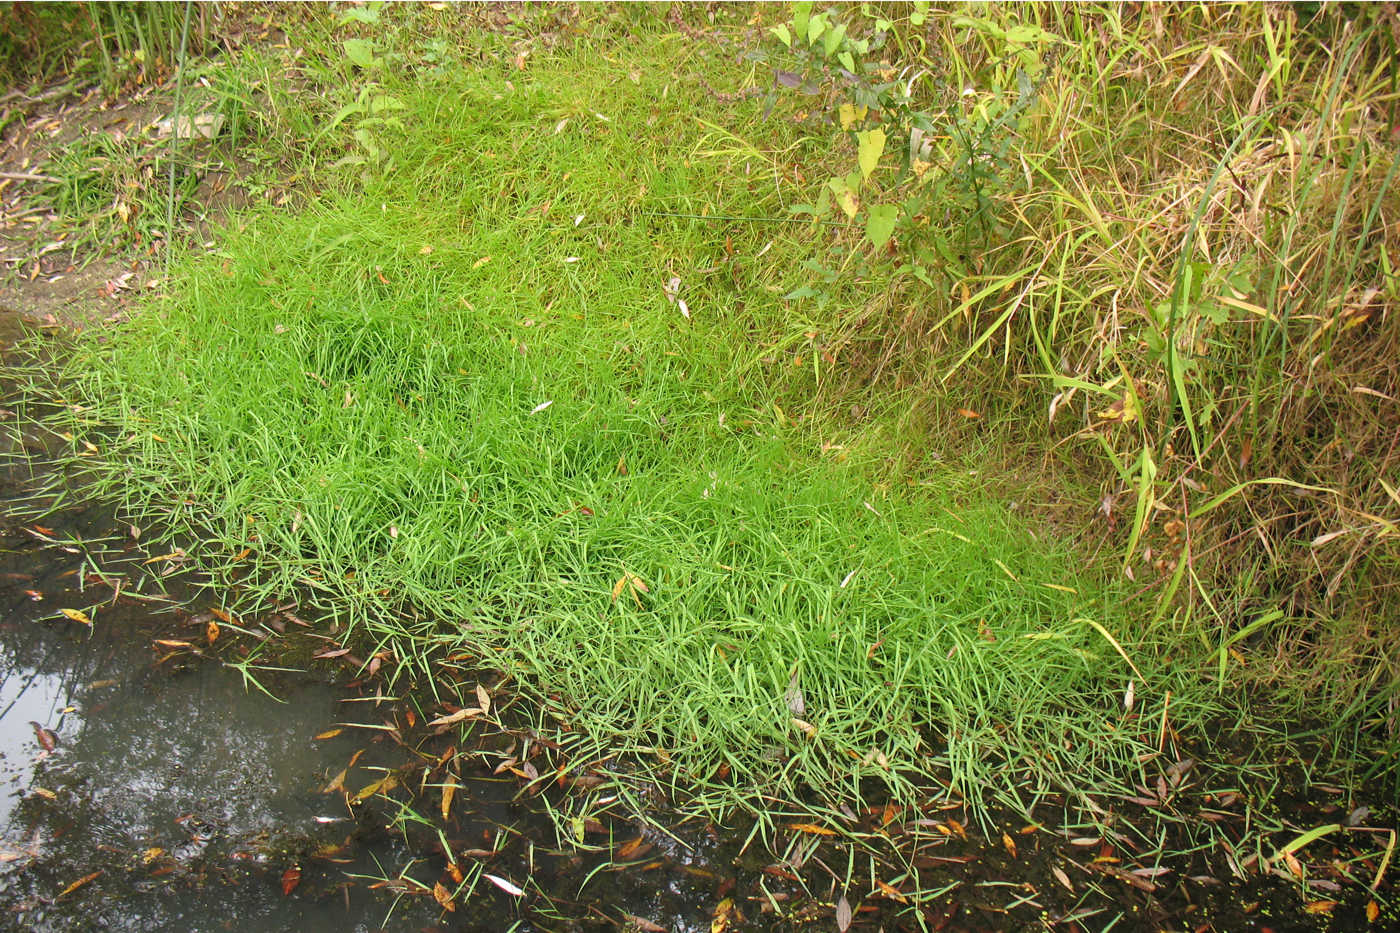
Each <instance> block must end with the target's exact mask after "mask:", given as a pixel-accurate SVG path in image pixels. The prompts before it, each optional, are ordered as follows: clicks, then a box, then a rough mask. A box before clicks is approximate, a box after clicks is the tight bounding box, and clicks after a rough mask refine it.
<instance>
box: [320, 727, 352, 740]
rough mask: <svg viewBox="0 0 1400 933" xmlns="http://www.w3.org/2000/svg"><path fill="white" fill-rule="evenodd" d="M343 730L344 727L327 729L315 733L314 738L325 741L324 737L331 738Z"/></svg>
mask: <svg viewBox="0 0 1400 933" xmlns="http://www.w3.org/2000/svg"><path fill="white" fill-rule="evenodd" d="M344 731H345V730H344V729H327V730H326V731H325V732H318V733H316V740H317V741H325V740H326V739H333V738H335V737H336V736H338V735H340V733H342V732H344Z"/></svg>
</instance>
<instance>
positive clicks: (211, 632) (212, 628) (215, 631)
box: [204, 621, 219, 645]
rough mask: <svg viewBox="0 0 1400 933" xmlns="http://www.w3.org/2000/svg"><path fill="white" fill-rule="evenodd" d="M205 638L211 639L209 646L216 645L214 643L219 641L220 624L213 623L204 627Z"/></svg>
mask: <svg viewBox="0 0 1400 933" xmlns="http://www.w3.org/2000/svg"><path fill="white" fill-rule="evenodd" d="M204 637H205V638H207V639H209V644H211V645H212V644H214V642H216V641H218V640H219V623H217V622H212V621H211V622H210V623H209V624H208V625H206V626H205V627H204Z"/></svg>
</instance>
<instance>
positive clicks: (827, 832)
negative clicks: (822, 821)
mask: <svg viewBox="0 0 1400 933" xmlns="http://www.w3.org/2000/svg"><path fill="white" fill-rule="evenodd" d="M788 829H792V830H796V831H797V832H799V833H812V834H813V835H816V836H834V835H836V830H834V829H829V828H827V827H825V826H818V825H817V824H816V823H791V824H789V825H788Z"/></svg>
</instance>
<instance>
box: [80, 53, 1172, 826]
mask: <svg viewBox="0 0 1400 933" xmlns="http://www.w3.org/2000/svg"><path fill="white" fill-rule="evenodd" d="M695 59H696V53H695V52H694V51H693V50H692V49H691V48H690V47H689V46H688V45H687V44H686V43H684V42H683V41H682V40H681V39H680V37H678V36H676V35H675V34H671V35H669V36H664V35H651V36H647V37H646V41H639V42H636V43H629V44H626V45H624V46H616V45H614V46H611V47H604V48H595V47H594V46H593V45H592V43H589V42H580V43H578V44H577V45H576V46H575V47H574V48H573V49H572V50H569V51H561V52H557V53H555V54H554V55H552V56H551V57H550V58H549V59H547V60H542V61H540V62H538V63H536V64H534V65H532V66H531V67H530V68H529V70H528V71H526V72H520V71H518V70H515V69H514V68H512V67H510V65H509V62H508V60H507V62H506V63H503V64H495V63H490V62H488V63H486V64H483V65H481V66H478V67H475V68H471V69H463V70H459V71H454V72H451V73H447V74H440V75H439V76H437V77H435V78H431V79H427V80H424V79H420V81H419V82H418V83H413V82H406V81H402V82H395V81H394V80H393V79H391V78H389V77H387V76H385V77H383V78H382V79H381V81H382V83H381V84H380V90H381V91H382V92H383V93H388V94H392V95H393V96H394V97H395V98H396V100H397V101H398V102H399V103H401V104H403V105H404V106H403V108H402V109H396V110H395V111H394V113H395V116H396V119H397V120H398V121H400V124H401V126H400V125H381V126H377V127H376V128H375V130H374V131H375V132H376V133H377V134H379V139H378V142H379V143H380V144H381V145H382V146H383V147H384V148H385V150H386V151H388V152H391V153H392V156H391V157H389V158H388V159H387V160H386V162H385V163H384V164H382V165H379V166H369V168H366V166H365V164H364V163H363V162H362V161H353V162H352V163H347V164H345V165H344V166H343V167H342V169H341V170H340V171H341V174H340V176H339V177H340V179H341V180H340V181H338V182H333V183H331V182H328V183H326V185H325V188H324V191H323V193H322V194H321V196H320V197H319V198H317V199H315V200H314V201H312V202H311V203H309V204H308V205H307V206H306V207H305V208H304V209H301V210H298V211H296V212H286V211H277V210H271V209H268V210H261V211H255V212H253V213H252V214H250V215H248V216H246V217H244V218H243V219H241V220H240V221H239V222H238V224H237V227H236V228H235V229H231V230H228V231H227V232H226V234H225V235H224V236H222V237H220V246H219V248H218V249H217V250H216V251H214V252H211V253H206V254H203V255H188V256H185V257H183V258H181V259H179V260H178V261H177V263H176V265H175V267H174V270H175V271H174V275H173V278H172V283H171V287H170V294H169V296H168V297H165V298H163V299H160V300H157V301H154V302H152V303H151V304H150V305H148V306H147V307H146V308H145V309H144V310H143V312H142V313H141V314H139V315H137V316H136V317H135V318H134V319H133V321H132V322H131V323H130V324H129V325H126V326H123V327H122V328H120V329H118V330H113V331H109V332H104V333H101V334H93V335H90V336H89V337H88V338H86V339H84V340H82V341H80V344H79V347H78V349H77V352H76V354H75V356H74V357H73V361H72V363H71V365H70V366H69V369H68V372H67V374H66V375H67V376H68V377H69V378H71V379H72V383H71V388H70V389H68V390H67V391H69V393H70V394H71V395H72V396H73V397H75V398H78V399H81V403H82V405H83V406H84V407H83V410H82V411H81V413H80V414H79V415H78V417H77V418H76V419H75V424H76V426H77V427H78V428H79V429H83V430H86V432H87V433H85V434H83V435H82V436H81V437H80V442H81V441H82V440H83V439H87V440H91V441H93V442H95V443H97V445H98V446H99V448H100V459H98V460H97V461H95V462H94V463H93V467H94V469H95V471H96V474H97V477H98V480H99V489H101V490H105V491H107V492H110V493H116V494H118V495H121V496H124V497H125V501H126V502H127V504H128V506H129V507H130V508H131V509H132V510H133V511H134V512H135V513H136V514H139V515H147V516H150V515H158V516H159V517H160V521H161V525H162V527H164V528H165V529H167V533H169V534H172V535H183V534H189V535H193V536H194V537H196V538H198V539H199V540H200V541H201V542H202V543H201V544H200V545H199V547H198V549H197V551H196V554H197V556H198V557H199V558H200V559H201V560H202V561H203V562H204V564H205V565H207V566H214V567H222V568H223V570H224V571H226V572H227V574H228V575H230V576H235V575H238V576H241V575H244V574H246V577H245V578H244V582H245V584H246V590H245V593H244V599H245V601H247V602H249V603H253V602H257V601H259V600H264V599H270V598H272V597H273V596H276V595H283V594H286V593H287V592H290V591H298V590H300V591H304V592H307V593H309V594H310V597H311V598H312V599H313V600H314V601H316V602H317V603H318V604H319V605H320V606H321V607H322V608H324V609H325V610H327V611H329V612H331V613H333V614H334V615H335V616H336V617H337V618H339V619H340V620H342V621H343V622H345V623H347V624H349V625H350V626H351V631H352V635H351V638H352V639H353V640H355V641H357V642H359V643H361V644H366V643H368V644H371V645H373V646H375V647H381V648H386V649H388V650H390V651H392V652H393V653H394V654H395V655H396V656H397V657H398V658H399V659H401V660H403V661H404V662H406V669H405V672H404V676H406V677H407V678H409V679H412V678H414V677H421V676H422V675H423V674H425V673H427V672H429V671H430V670H431V664H432V662H433V661H434V660H435V659H437V658H440V657H442V656H443V655H445V654H446V653H448V652H453V651H463V650H465V651H468V652H472V653H474V654H476V655H479V656H480V657H481V658H482V662H481V663H482V664H483V665H485V666H488V667H493V668H499V669H502V670H505V671H509V672H512V673H513V674H515V675H516V676H517V678H518V681H519V683H520V684H522V685H523V687H524V689H526V690H528V691H529V692H531V693H533V694H534V695H535V696H537V697H539V698H541V699H542V700H544V702H545V703H546V704H547V705H548V707H549V708H551V709H553V710H555V711H556V712H557V713H558V714H559V715H560V716H561V717H563V718H564V719H566V720H567V723H568V729H570V730H572V731H573V734H574V736H575V738H573V739H571V741H573V742H583V743H593V744H594V745H595V746H596V745H603V746H607V747H612V748H615V749H617V748H620V749H628V748H630V749H633V750H638V751H641V752H642V753H643V755H642V757H643V759H644V760H648V761H651V762H656V761H657V760H658V756H659V758H660V760H662V761H665V762H669V764H670V769H669V773H670V774H671V776H672V779H673V780H675V781H676V782H677V783H682V784H686V785H689V786H690V787H691V789H692V790H695V789H698V790H700V791H703V792H706V793H708V794H709V795H710V796H708V797H707V798H706V799H707V800H708V801H709V802H711V803H715V804H717V805H721V806H723V805H732V804H733V803H735V802H739V801H744V802H747V803H749V804H751V805H756V804H758V803H759V802H760V796H761V795H763V794H778V795H782V796H791V795H794V794H799V795H801V794H807V793H809V792H814V793H816V794H818V795H820V796H821V797H823V798H825V799H828V800H837V799H851V798H854V797H856V796H858V795H859V792H860V790H861V782H862V781H863V780H866V779H872V778H873V779H875V780H876V781H877V783H879V784H882V785H884V786H887V787H889V788H891V789H892V790H894V791H895V792H896V793H899V794H907V793H911V792H912V791H913V788H914V787H915V786H916V785H917V784H922V783H927V782H928V781H929V780H931V779H932V778H934V777H947V776H951V777H952V779H953V780H954V782H955V783H956V784H957V786H958V787H959V789H960V790H962V791H963V792H964V793H968V794H970V795H972V796H974V797H982V796H984V795H985V796H986V797H987V798H989V799H990V797H992V796H1003V797H1006V798H1009V799H1016V798H1017V796H1018V795H1019V794H1020V793H1022V789H1021V787H1022V782H1023V781H1026V780H1029V781H1030V782H1031V784H1032V785H1033V786H1043V785H1045V784H1047V783H1052V782H1053V783H1060V784H1064V783H1067V782H1068V783H1072V784H1073V785H1074V786H1076V787H1081V788H1084V787H1088V786H1091V785H1092V784H1094V783H1095V782H1096V781H1099V780H1101V779H1103V778H1104V777H1105V776H1106V775H1108V774H1110V773H1113V772H1115V771H1119V772H1121V769H1122V768H1123V767H1124V766H1125V764H1126V763H1127V762H1128V761H1129V760H1130V759H1131V757H1132V756H1133V755H1134V754H1136V753H1137V752H1140V751H1141V750H1142V747H1143V746H1142V744H1141V743H1142V742H1145V741H1153V742H1155V739H1156V718H1154V716H1160V711H1161V702H1162V692H1163V690H1164V689H1165V688H1166V687H1167V686H1168V685H1170V684H1172V683H1173V682H1172V681H1168V680H1167V679H1166V677H1167V676H1168V675H1167V674H1165V673H1164V672H1163V671H1162V669H1161V668H1160V664H1159V656H1160V654H1161V653H1162V651H1163V650H1164V647H1163V646H1164V645H1165V644H1167V643H1169V642H1170V640H1171V638H1172V637H1173V636H1171V635H1170V633H1168V632H1166V631H1163V630H1159V629H1154V628H1152V627H1151V626H1149V625H1147V624H1146V623H1145V622H1144V621H1142V620H1139V619H1132V618H1130V617H1129V616H1128V615H1127V614H1126V613H1125V612H1124V610H1123V608H1122V605H1121V603H1120V600H1119V594H1117V593H1116V592H1115V591H1113V590H1112V589H1106V588H1105V586H1104V585H1103V584H1102V583H1101V582H1100V581H1099V580H1097V579H1096V578H1095V575H1094V574H1093V573H1086V572H1084V569H1083V562H1082V559H1081V558H1080V557H1079V556H1078V555H1077V554H1076V553H1075V552H1074V550H1073V549H1072V547H1070V546H1069V545H1068V543H1067V542H1065V541H1062V540H1059V539H1058V537H1057V536H1055V535H1052V534H1050V533H1048V532H1047V531H1045V530H1044V529H1039V530H1038V529H1036V528H1035V527H1034V526H1033V525H1028V524H1026V523H1023V522H1022V521H1019V520H1017V519H1016V517H1015V513H1013V512H1011V511H1010V510H1009V508H1008V506H1007V504H1006V503H1004V502H1001V501H997V500H996V499H995V498H994V497H992V496H989V495H988V494H987V493H986V492H984V491H981V489H980V487H981V485H982V481H981V480H980V479H979V478H978V477H977V476H975V475H969V472H970V471H971V472H973V473H975V466H976V463H975V460H976V457H977V456H978V450H977V449H976V448H970V449H969V450H968V451H967V452H966V459H964V458H963V457H962V456H958V455H957V454H953V455H950V456H949V457H948V459H947V461H946V463H945V465H944V466H943V467H942V468H941V469H936V470H929V469H926V470H924V471H923V472H922V473H921V474H920V475H919V484H918V485H917V486H911V485H910V484H908V483H904V482H901V481H899V477H900V473H899V471H898V470H892V469H891V466H890V464H889V463H888V462H887V461H886V459H885V458H884V457H882V456H880V455H879V454H878V452H877V451H878V447H876V446H874V445H871V444H861V443H859V442H858V439H856V440H853V442H852V443H849V444H847V443H844V441H846V440H852V439H853V436H854V435H856V434H857V433H858V428H853V427H852V426H851V425H850V424H844V423H840V422H832V421H829V420H824V419H821V418H817V417H814V416H812V415H810V414H807V413H804V412H803V411H801V410H800V409H797V410H790V411H789V410H784V408H783V407H782V405H781V404H780V403H779V394H778V393H779V391H780V390H781V391H787V392H788V393H789V396H785V397H783V401H787V400H788V398H789V397H790V393H791V391H792V383H790V382H788V381H786V380H783V379H773V378H772V377H771V375H770V372H771V370H773V368H774V364H773V363H772V362H771V361H765V357H770V356H772V355H773V354H774V351H773V350H772V348H771V347H768V346H765V341H766V340H767V339H768V337H769V336H770V335H771V334H772V333H773V332H774V330H775V328H777V327H778V326H779V324H780V323H783V322H787V321H790V320H791V308H790V306H789V305H788V304H786V303H785V302H784V301H783V300H782V298H781V294H782V293H784V292H786V291H788V290H790V289H791V287H793V284H794V283H793V282H792V281H791V279H790V275H791V270H792V269H794V268H800V262H801V260H802V259H803V258H804V257H806V256H807V255H808V254H809V251H810V244H809V242H808V236H809V235H808V234H807V232H806V231H805V230H804V229H803V228H793V227H792V226H791V225H786V224H779V223H771V222H766V221H762V220H760V221H759V222H753V223H739V222H730V221H718V220H705V219H694V218H683V217H674V216H667V215H672V214H690V215H705V214H708V215H724V216H743V217H755V218H767V217H780V216H782V213H783V207H784V204H783V198H784V197H785V196H786V193H785V191H784V190H783V188H782V187H781V186H776V185H775V184H774V183H773V180H772V175H771V166H772V164H774V162H775V159H776V156H775V155H774V153H775V152H779V151H782V150H783V149H785V148H787V147H791V146H793V145H795V144H798V143H800V139H799V138H798V136H797V131H796V130H795V129H794V128H793V126H792V125H791V124H784V123H777V122H770V123H762V122H760V121H759V118H758V114H757V112H756V111H757V109H758V106H757V105H755V106H754V108H752V109H751V111H749V112H746V113H745V114H744V115H740V116H733V115H731V114H728V113H724V112H716V109H715V107H714V106H713V102H712V101H711V100H710V99H709V98H708V96H707V95H706V93H705V92H704V91H703V89H702V88H700V87H698V86H697V84H696V82H695V81H694V80H693V78H692V77H691V74H692V69H693V68H694V67H698V64H699V63H698V62H697V61H695ZM697 114H703V115H705V120H701V119H697V117H696V115H697ZM715 121H722V123H729V124H732V125H730V126H727V127H726V128H725V129H724V130H723V131H721V130H720V129H717V128H716V127H718V126H721V125H722V123H716V122H715ZM346 129H347V130H348V129H349V128H348V127H347V128H346ZM762 136H766V137H767V139H766V141H765V143H764V145H763V146H762V147H758V146H756V145H754V144H751V143H742V142H741V141H742V140H744V139H746V138H752V139H757V138H761V137H762ZM328 139H329V140H330V141H328V142H326V143H323V144H322V145H323V147H324V148H323V149H322V150H321V156H322V158H323V161H325V162H332V161H335V160H334V158H333V156H334V153H335V149H336V147H343V150H342V151H343V152H345V153H347V154H352V155H353V154H356V153H358V152H359V151H360V150H359V148H357V145H356V141H355V140H354V139H353V138H350V137H349V136H348V133H341V134H337V135H335V136H333V137H328ZM371 169H373V170H371ZM672 275H674V276H677V277H679V278H680V279H681V281H682V284H681V287H680V293H679V294H680V297H681V298H683V299H684V300H685V301H686V303H687V306H688V308H689V311H690V316H689V318H686V317H685V316H683V315H682V314H681V313H680V311H679V310H678V307H677V306H675V305H673V304H672V303H670V302H668V300H667V297H666V295H665V293H664V287H665V285H666V283H667V281H668V279H669V278H670V277H671V276H672ZM780 355H782V354H780ZM782 360H783V362H782V365H783V366H787V367H791V368H799V369H800V367H794V366H793V363H792V362H789V360H790V356H788V355H782ZM808 365H811V364H810V362H809V363H808ZM779 372H780V373H781V369H779ZM789 404H791V402H789ZM245 549H247V550H248V551H249V553H248V554H247V556H245V557H242V558H238V557H237V556H236V555H239V554H242V553H243V552H244V551H245ZM1109 636H1111V639H1110V637H1109ZM1159 642H1161V643H1160V644H1159ZM1118 644H1121V645H1122V647H1123V648H1124V649H1125V650H1126V651H1127V652H1128V654H1129V655H1130V656H1131V657H1132V659H1133V661H1134V662H1135V663H1136V664H1137V666H1138V667H1139V669H1140V670H1141V671H1142V672H1143V673H1144V674H1146V675H1147V677H1148V678H1149V683H1148V684H1146V685H1144V684H1143V683H1142V682H1141V680H1140V679H1139V676H1138V674H1136V673H1134V672H1133V671H1132V670H1130V668H1129V666H1128V664H1126V663H1125V662H1124V660H1123V658H1122V657H1120V654H1119V651H1118V650H1117V645H1118ZM1172 676H1175V675H1172ZM1130 679H1137V680H1138V681H1139V682H1138V685H1137V688H1136V690H1137V696H1138V698H1139V699H1138V702H1139V706H1138V707H1137V709H1136V710H1135V711H1134V712H1133V713H1132V714H1126V713H1124V712H1123V710H1122V707H1121V704H1120V701H1121V697H1122V695H1123V692H1124V690H1125V689H1126V688H1127V686H1128V682H1129V680H1130ZM1176 689H1177V691H1178V698H1177V699H1175V700H1174V704H1179V705H1174V706H1173V710H1174V715H1180V716H1182V717H1190V716H1191V715H1194V713H1193V712H1192V709H1193V706H1192V702H1191V701H1186V702H1183V701H1181V700H1180V699H1179V696H1180V692H1181V690H1182V689H1183V687H1182V686H1179V685H1178V686H1176ZM798 693H800V706H799V705H798V703H799V700H798V696H797V694H798ZM1154 707H1155V710H1156V712H1155V713H1154V712H1153V708H1154ZM799 709H800V710H801V712H800V715H799V714H798V713H797V712H796V711H797V710H799ZM1139 715H1144V716H1146V717H1147V719H1146V724H1144V725H1142V726H1141V727H1139V726H1138V725H1137V722H1138V719H1137V717H1138V716H1139ZM794 720H800V722H794ZM804 723H805V724H806V725H805V726H804V725H803V724H804ZM579 736H586V737H587V738H579ZM726 766H727V767H726ZM720 774H727V775H728V777H727V778H726V779H723V780H722V779H720V777H719V775H720ZM867 790H868V788H867Z"/></svg>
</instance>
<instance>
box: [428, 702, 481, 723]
mask: <svg viewBox="0 0 1400 933" xmlns="http://www.w3.org/2000/svg"><path fill="white" fill-rule="evenodd" d="M480 715H481V710H479V709H473V708H470V707H468V708H466V709H459V710H457V712H455V713H449V714H448V715H446V716H439V717H438V718H437V719H434V720H433V721H432V722H430V723H428V725H429V726H450V725H452V724H453V723H455V722H461V721H462V720H463V719H469V718H471V717H473V716H480Z"/></svg>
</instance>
